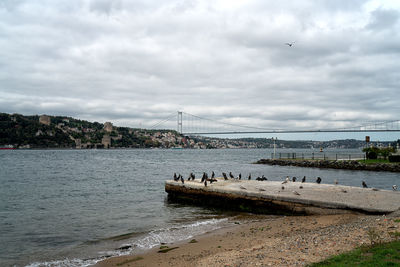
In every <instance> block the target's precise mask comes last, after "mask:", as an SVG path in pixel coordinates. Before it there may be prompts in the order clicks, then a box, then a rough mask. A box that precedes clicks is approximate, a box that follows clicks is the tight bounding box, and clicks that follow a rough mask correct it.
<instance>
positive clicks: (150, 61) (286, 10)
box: [0, 0, 400, 135]
mask: <svg viewBox="0 0 400 267" xmlns="http://www.w3.org/2000/svg"><path fill="white" fill-rule="evenodd" d="M399 18H400V1H395V0H393V1H363V0H352V1H348V0H335V1H328V0H327V1H322V0H314V1H312V0H309V1H275V0H274V1H267V0H260V1H244V0H211V1H206V0H201V1H200V0H199V1H196V0H188V1H184V0H180V1H166V0H162V1H160V0H143V1H131V0H129V1H128V0H82V1H71V0H58V1H53V0H1V1H0V112H7V113H21V114H25V115H31V114H49V115H67V116H72V117H76V118H80V119H87V120H90V121H99V122H105V121H112V122H113V123H114V124H115V125H118V126H130V127H151V126H153V125H154V124H156V123H157V122H159V121H160V120H163V119H165V118H166V117H168V116H170V115H171V113H173V112H176V111H178V110H180V111H184V112H187V113H190V114H194V115H198V116H201V117H206V118H210V119H216V120H220V121H224V122H227V123H233V124H240V125H243V124H244V125H250V126H256V127H262V128H269V129H321V128H337V127H351V126H354V125H359V124H363V123H365V122H369V121H382V120H397V119H399V114H400V105H399V99H400V98H399V89H398V88H399V84H400V72H399V69H400V20H399ZM287 42H290V43H292V42H294V44H293V46H291V47H290V46H288V45H285V43H287ZM175 124H176V122H175V120H173V121H171V122H170V125H175ZM397 135H398V134H397Z"/></svg>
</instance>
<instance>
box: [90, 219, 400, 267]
mask: <svg viewBox="0 0 400 267" xmlns="http://www.w3.org/2000/svg"><path fill="white" fill-rule="evenodd" d="M399 219H400V213H399V212H396V213H393V214H392V215H389V216H375V215H362V214H341V215H313V216H285V217H271V216H262V215H259V216H257V215H251V216H249V217H248V218H242V219H239V220H238V221H237V224H233V226H231V227H227V228H223V229H219V230H216V231H214V232H211V233H208V234H205V235H203V236H199V237H195V240H193V241H192V242H190V241H191V240H186V241H184V242H181V243H177V244H165V246H168V248H173V249H172V250H170V251H168V252H166V253H159V250H160V247H157V248H154V249H153V250H150V251H148V252H147V253H144V254H140V255H129V256H121V257H115V258H109V259H106V260H104V261H102V262H99V263H97V264H96V265H95V266H98V267H100V266H101V267H103V266H305V265H307V264H309V263H313V262H318V261H321V260H323V259H325V258H327V257H329V256H331V255H336V254H340V253H342V252H346V251H349V250H352V249H353V248H355V247H358V246H361V245H363V244H371V233H376V234H377V236H378V237H379V240H377V239H376V238H375V240H374V241H390V240H392V237H391V236H390V234H389V232H396V231H397V232H398V231H400V222H397V221H396V220H399Z"/></svg>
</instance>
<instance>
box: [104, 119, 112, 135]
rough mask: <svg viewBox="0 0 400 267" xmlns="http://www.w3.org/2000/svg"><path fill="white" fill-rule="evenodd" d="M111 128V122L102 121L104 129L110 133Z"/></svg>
mask: <svg viewBox="0 0 400 267" xmlns="http://www.w3.org/2000/svg"><path fill="white" fill-rule="evenodd" d="M112 130H113V125H112V123H111V122H106V123H104V131H106V132H108V133H111V132H112Z"/></svg>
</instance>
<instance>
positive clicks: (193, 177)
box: [190, 172, 196, 181]
mask: <svg viewBox="0 0 400 267" xmlns="http://www.w3.org/2000/svg"><path fill="white" fill-rule="evenodd" d="M190 176H191V177H192V180H193V181H194V179H195V178H196V176H195V175H194V173H193V172H192V173H190Z"/></svg>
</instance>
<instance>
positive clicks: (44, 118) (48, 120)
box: [39, 115, 51, 125]
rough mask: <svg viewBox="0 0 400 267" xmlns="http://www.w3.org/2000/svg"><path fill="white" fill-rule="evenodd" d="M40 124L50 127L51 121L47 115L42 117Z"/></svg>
mask: <svg viewBox="0 0 400 267" xmlns="http://www.w3.org/2000/svg"><path fill="white" fill-rule="evenodd" d="M39 123H41V124H45V125H50V123H51V120H50V117H49V116H47V115H42V116H40V117H39Z"/></svg>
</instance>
